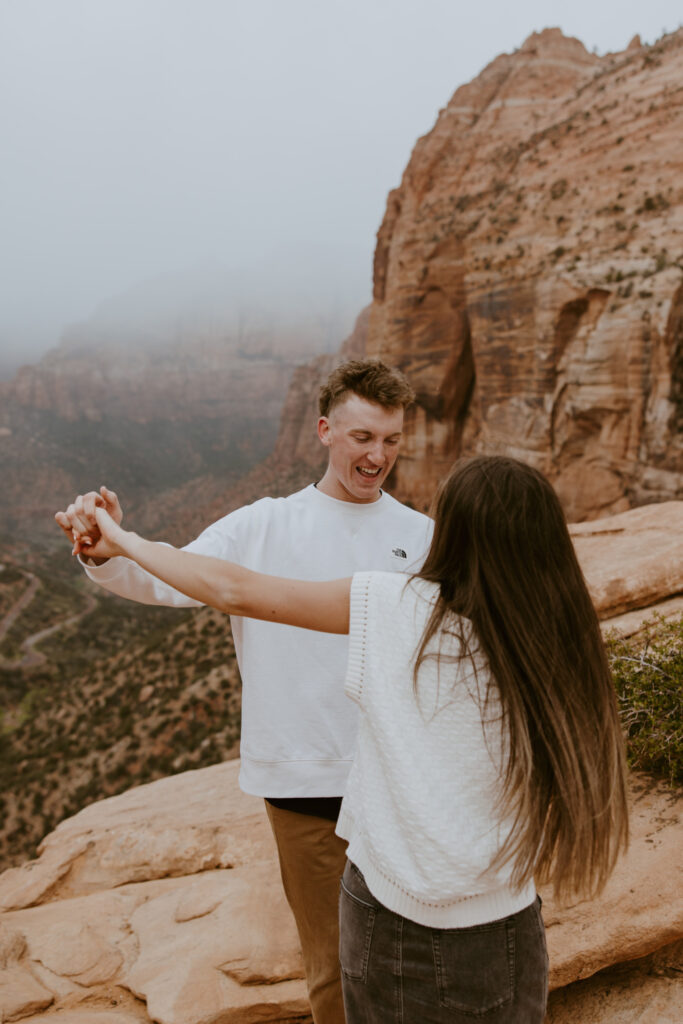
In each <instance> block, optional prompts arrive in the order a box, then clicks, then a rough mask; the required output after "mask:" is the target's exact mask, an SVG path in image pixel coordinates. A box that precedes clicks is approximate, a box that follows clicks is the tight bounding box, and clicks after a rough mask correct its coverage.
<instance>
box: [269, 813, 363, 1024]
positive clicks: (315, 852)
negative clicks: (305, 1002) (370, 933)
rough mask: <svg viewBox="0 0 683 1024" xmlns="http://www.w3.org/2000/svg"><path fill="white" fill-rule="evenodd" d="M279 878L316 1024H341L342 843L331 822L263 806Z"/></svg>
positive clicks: (343, 850) (343, 1019)
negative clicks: (301, 961) (298, 942)
mask: <svg viewBox="0 0 683 1024" xmlns="http://www.w3.org/2000/svg"><path fill="white" fill-rule="evenodd" d="M266 812H267V814H268V819H269V821H270V826H271V828H272V830H273V835H274V836H275V842H276V843H277V852H278V856H279V858H280V874H281V875H282V884H283V886H284V889H285V896H286V897H287V902H288V903H289V906H290V908H291V910H292V913H293V914H294V920H295V921H296V926H297V930H298V932H299V941H300V942H301V952H302V953H303V958H304V970H305V971H306V983H307V985H308V998H309V999H310V1001H311V1009H312V1011H313V1020H314V1021H315V1024H345V1017H344V1002H343V999H342V990H341V974H340V970H339V883H340V880H341V876H342V873H343V871H344V864H345V861H346V842H345V841H344V840H343V839H340V838H339V836H337V835H335V833H334V827H335V823H334V822H333V821H327V820H326V819H325V818H315V817H313V816H312V815H310V814H297V813H295V812H294V811H284V810H282V809H281V808H280V807H273V806H272V805H271V804H269V803H268V802H266Z"/></svg>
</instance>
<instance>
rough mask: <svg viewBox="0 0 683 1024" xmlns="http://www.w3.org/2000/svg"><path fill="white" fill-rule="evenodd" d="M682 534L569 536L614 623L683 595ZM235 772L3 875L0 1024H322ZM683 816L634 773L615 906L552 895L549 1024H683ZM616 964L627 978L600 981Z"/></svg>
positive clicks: (667, 520)
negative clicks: (634, 1009) (633, 1014)
mask: <svg viewBox="0 0 683 1024" xmlns="http://www.w3.org/2000/svg"><path fill="white" fill-rule="evenodd" d="M682 527H683V502H669V503H666V504H663V505H660V506H649V507H646V508H639V509H633V510H630V511H628V512H625V513H621V514H619V515H617V516H614V517H612V518H610V519H603V520H600V521H599V522H596V523H583V524H579V525H578V526H575V527H572V532H573V534H574V542H575V544H576V547H577V551H578V554H579V559H580V561H581V564H582V566H583V569H584V572H585V574H586V577H587V581H588V585H589V588H590V589H591V593H592V594H593V597H594V600H595V602H596V605H597V607H598V611H599V614H600V615H601V616H602V617H603V619H605V624H606V625H610V624H613V623H615V622H617V621H618V619H615V618H614V617H613V616H614V614H615V612H618V611H620V610H623V609H627V610H628V611H627V612H626V614H630V615H635V614H641V615H646V614H648V613H649V612H651V610H652V608H653V607H655V608H657V607H661V606H662V602H663V601H666V600H673V599H674V598H675V595H676V594H677V593H680V592H681V591H682V590H683V547H682V546H681V537H683V529H682ZM653 602H654V604H653ZM645 606H647V607H645ZM610 616H612V617H611V618H610ZM141 696H142V695H141ZM237 772H238V763H237V762H235V761H231V762H226V763H223V764H219V765H214V766H212V767H210V768H203V769H200V770H198V771H190V772H185V773H183V774H180V775H176V776H172V777H170V778H166V779H162V780H159V781H157V782H153V783H150V784H148V785H143V786H138V787H136V788H134V789H131V790H129V791H128V792H126V793H123V794H121V795H120V796H115V797H111V798H109V799H107V800H102V801H100V802H98V803H94V804H91V805H90V806H89V807H86V808H85V809H84V810H83V811H81V812H80V813H79V814H77V815H75V816H74V817H72V818H69V819H67V820H66V821H63V822H62V823H61V824H60V825H59V826H58V827H57V829H56V830H55V831H54V832H52V833H51V834H50V835H48V836H47V837H46V838H45V840H44V841H43V843H42V844H41V847H40V849H39V857H38V859H37V860H36V861H32V862H29V863H27V864H24V865H23V866H21V867H18V868H13V869H10V870H8V871H6V872H5V873H4V874H2V875H0V968H2V972H1V973H0V1019H6V1020H14V1019H17V1020H18V1019H21V1020H26V1021H27V1022H30V1024H65V1022H66V1024H132V1022H146V1024H149V1022H150V1021H151V1020H153V1021H156V1022H157V1024H218V1022H220V1024H230V1022H233V1021H234V1022H239V1024H249V1022H256V1021H259V1022H265V1021H279V1022H294V1021H302V1022H303V1021H308V1020H310V1018H309V1016H308V1004H307V1001H306V993H305V984H304V980H303V972H302V966H301V961H300V956H299V953H298V949H297V942H296V934H295V930H294V926H293V924H292V921H291V918H290V916H289V912H288V910H287V907H286V905H285V902H284V897H283V895H282V891H281V886H280V882H279V877H278V868H277V863H276V855H275V849H274V844H273V840H272V837H271V835H270V831H269V828H268V824H267V821H266V817H265V813H264V810H263V805H262V802H261V801H260V800H258V799H256V798H254V797H249V796H246V795H245V794H243V793H241V792H240V790H239V789H238V786H237ZM681 807H682V804H681V796H680V794H677V793H675V792H672V791H671V790H670V789H668V788H666V787H665V786H663V785H659V784H657V783H655V782H653V781H652V780H651V779H649V778H647V777H645V776H634V777H633V778H632V779H631V832H632V838H631V846H630V848H629V851H628V853H627V854H626V855H625V856H624V857H623V858H622V860H621V861H620V863H619V864H618V866H617V868H616V870H615V872H614V874H613V875H612V877H611V879H610V881H609V883H608V885H607V887H606V888H605V890H604V892H603V893H602V894H601V895H600V897H599V898H598V899H597V900H594V901H582V902H578V903H576V904H574V905H572V906H569V907H560V906H557V905H556V904H555V903H554V901H553V898H552V893H550V892H549V891H542V896H543V900H544V906H543V913H544V918H545V922H546V926H547V933H548V945H549V950H550V958H551V987H552V988H553V989H555V990H557V992H558V995H557V996H556V997H553V999H552V1000H551V1007H550V1016H549V1020H550V1021H551V1022H552V1024H577V1022H579V1021H581V1024H583V1022H584V1021H588V1020H593V1019H596V1020H597V1019H600V1020H601V1021H602V1022H604V1024H629V1017H628V1016H625V1015H624V1014H625V1012H626V1010H625V1007H626V1008H627V1007H628V1005H631V1006H634V1005H637V1006H640V1007H641V1009H642V1014H643V1015H642V1017H641V1019H642V1020H643V1021H646V1020H651V1021H652V1022H653V1024H654V1022H655V1021H657V1024H660V1022H665V1021H668V1020H671V1021H672V1022H673V1021H674V1020H677V1019H678V1017H677V1008H678V1007H679V1006H680V988H677V987H676V986H675V985H674V984H673V983H670V977H671V975H672V973H673V972H674V970H675V969H676V965H680V959H679V957H680V948H678V950H677V948H676V947H675V943H677V942H680V940H681V939H682V938H683V896H682V894H683V886H682V885H681V866H680V845H681V841H682V840H683V821H682V819H681ZM653 957H654V958H653ZM642 958H649V959H648V960H646V961H642V963H641V962H640V961H641V960H642ZM631 961H634V962H636V961H638V963H636V964H635V966H634V967H633V968H631V969H629V970H626V969H625V968H624V967H623V965H624V963H626V962H631ZM615 964H618V965H622V966H621V967H620V968H619V973H618V977H617V978H616V979H615V978H614V976H613V975H611V974H610V975H607V976H603V975H602V974H601V972H603V971H605V970H606V969H609V968H610V967H612V965H615ZM667 972H668V973H667ZM588 978H591V979H592V980H591V981H590V982H588V983H586V982H585V979H588ZM582 982H583V984H580V983H582ZM586 986H587V987H586ZM560 990H561V991H560ZM615 993H617V994H616V995H615ZM608 995H609V998H608ZM598 1005H599V1006H600V1007H601V1010H600V1014H601V1015H600V1017H597V1016H595V1007H596V1006H598ZM610 1014H612V1015H611V1016H610ZM648 1014H649V1016H648ZM653 1014H654V1016H653ZM656 1014H660V1016H656ZM3 1015H4V1017H3ZM632 1019H633V1018H630V1020H632Z"/></svg>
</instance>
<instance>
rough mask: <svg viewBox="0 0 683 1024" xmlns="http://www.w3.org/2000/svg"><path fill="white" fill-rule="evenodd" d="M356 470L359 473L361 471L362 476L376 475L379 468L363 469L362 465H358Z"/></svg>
mask: <svg viewBox="0 0 683 1024" xmlns="http://www.w3.org/2000/svg"><path fill="white" fill-rule="evenodd" d="M358 471H359V472H360V473H362V474H363V476H377V474H378V473H379V468H378V469H365V468H364V467H363V466H358Z"/></svg>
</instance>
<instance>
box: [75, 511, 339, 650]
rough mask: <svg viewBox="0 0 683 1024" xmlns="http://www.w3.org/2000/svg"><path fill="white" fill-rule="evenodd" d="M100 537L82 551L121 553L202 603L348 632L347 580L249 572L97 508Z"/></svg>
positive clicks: (102, 554) (325, 630)
mask: <svg viewBox="0 0 683 1024" xmlns="http://www.w3.org/2000/svg"><path fill="white" fill-rule="evenodd" d="M95 515H96V518H97V525H98V527H99V530H100V534H101V536H100V538H99V540H98V541H97V543H96V544H94V545H92V546H91V547H86V548H84V550H83V553H84V554H86V555H87V554H92V555H93V556H95V557H100V558H113V557H116V556H117V555H125V556H126V557H128V558H131V559H132V560H133V561H135V562H137V563H138V565H140V566H141V567H142V568H143V569H146V570H147V571H148V572H150V573H152V575H154V576H157V577H158V578H159V579H161V580H163V581H164V582H165V583H168V584H170V586H172V587H175V588H176V589H177V590H180V591H182V593H184V594H187V595H188V597H192V598H194V599H195V600H197V601H201V602H202V603H203V604H208V605H211V607H213V608H218V609H219V610H220V611H224V612H229V613H230V614H231V615H244V616H246V617H248V618H252V619H266V620H268V621H270V622H281V623H283V624H284V625H287V626H299V627H301V628H302V629H315V630H318V631H319V632H322V633H348V631H349V594H350V590H351V580H350V579H341V580H331V581H329V582H325V583H317V582H308V581H305V580H292V579H285V578H282V577H279V576H266V575H264V574H263V573H258V572H252V571H251V570H250V569H245V568H243V567H242V566H240V565H235V564H234V563H233V562H226V561H224V560H223V559H221V558H209V557H208V556H207V555H195V554H191V553H190V552H187V551H178V550H177V548H173V547H170V546H168V545H166V544H157V543H155V542H154V541H149V540H145V539H144V538H142V537H140V536H138V534H136V533H132V532H128V531H126V530H122V529H121V527H120V526H119V525H118V524H117V523H116V522H115V521H114V520H113V519H112V517H111V516H110V515H109V514H108V513H107V512H106V511H105V510H104V509H103V508H97V509H96V510H95Z"/></svg>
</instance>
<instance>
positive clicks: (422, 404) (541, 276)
mask: <svg viewBox="0 0 683 1024" xmlns="http://www.w3.org/2000/svg"><path fill="white" fill-rule="evenodd" d="M682 137H683V31H681V30H679V31H678V32H676V33H674V34H673V35H670V36H666V37H664V38H663V39H661V40H660V41H659V42H658V43H657V44H656V45H654V46H651V47H647V46H645V47H643V46H641V45H640V43H639V41H638V40H637V39H636V40H634V42H633V43H632V44H631V46H630V47H629V48H628V50H626V51H625V52H623V53H617V54H608V55H606V56H604V57H598V56H595V55H594V54H590V53H588V52H587V51H586V49H585V48H584V46H583V45H582V44H581V43H580V42H579V41H578V40H576V39H570V38H566V37H564V36H563V35H562V33H561V32H560V30H559V29H547V30H545V31H543V32H541V33H537V34H534V35H532V36H531V37H530V38H529V39H527V41H526V42H525V43H524V45H523V46H522V47H521V49H520V50H519V51H517V52H515V53H513V54H504V55H502V56H500V57H498V58H496V59H495V60H494V61H493V62H492V63H491V64H490V65H489V66H488V67H486V68H485V69H484V71H482V73H481V74H480V75H479V76H478V77H477V78H476V79H474V80H473V81H472V82H470V83H469V84H468V85H464V86H462V87H461V88H459V89H458V90H457V91H456V93H455V94H454V96H453V98H452V99H451V101H450V102H449V104H448V105H447V106H446V107H445V109H444V110H442V111H441V113H440V115H439V117H438V120H437V122H436V124H435V126H434V128H433V129H432V130H431V131H430V132H429V133H428V134H427V135H425V136H424V137H423V138H421V139H420V140H419V141H418V142H417V144H416V146H415V148H414V150H413V153H412V156H411V158H410V161H409V163H408V166H407V168H406V171H405V173H404V175H403V180H402V182H401V185H400V187H399V188H397V189H395V190H394V191H392V192H391V193H390V194H389V198H388V202H387V209H386V213H385V216H384V220H383V223H382V226H381V228H380V230H379V233H378V240H377V248H376V253H375V263H374V300H373V304H372V307H371V311H370V322H369V327H368V338H367V352H368V354H369V355H372V356H379V357H381V358H383V359H385V360H386V361H388V362H390V363H393V364H396V365H398V366H400V367H401V368H402V369H403V370H404V371H405V372H406V373H407V374H408V376H409V378H410V379H411V381H412V383H413V384H414V386H415V387H416V389H417V391H418V401H417V405H416V407H415V408H414V410H413V412H412V413H411V415H410V417H409V419H408V425H407V436H406V444H405V448H404V454H403V455H402V459H401V462H400V464H399V466H398V469H397V475H396V486H395V491H396V494H397V496H398V497H399V498H401V499H403V500H409V501H411V502H412V503H413V504H415V505H417V506H419V507H426V506H427V505H428V503H429V500H430V498H431V495H432V493H433V490H434V486H435V483H436V481H438V479H439V478H440V477H441V476H442V475H443V474H444V473H445V472H446V470H447V468H448V467H449V466H450V464H451V463H452V461H453V459H454V457H456V456H457V455H459V454H461V453H478V452H486V453H491V452H500V453H507V454H511V455H515V456H518V457H520V458H522V459H524V460H525V461H528V462H531V463H533V464H534V465H536V466H537V467H538V468H540V469H541V470H543V471H544V472H545V473H546V474H547V475H548V476H549V477H550V478H551V479H552V480H553V482H554V484H555V486H556V488H557V491H558V493H559V494H560V496H561V498H562V501H563V503H564V506H565V508H566V510H567V513H568V517H569V519H570V520H574V521H576V520H580V519H584V518H595V517H598V516H601V515H607V514H611V513H615V512H619V511H622V510H623V509H625V508H628V507H629V506H631V505H633V504H642V503H646V502H651V501H661V500H666V499H669V498H674V497H677V496H681V494H683V187H682V186H681V182H682V181H683V147H682V146H681V144H680V140H681V138H682Z"/></svg>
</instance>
